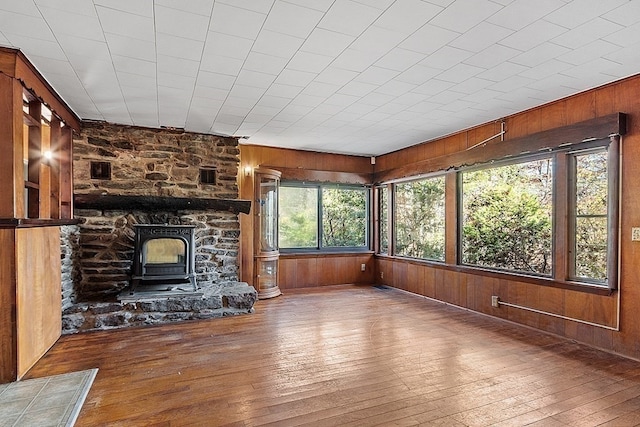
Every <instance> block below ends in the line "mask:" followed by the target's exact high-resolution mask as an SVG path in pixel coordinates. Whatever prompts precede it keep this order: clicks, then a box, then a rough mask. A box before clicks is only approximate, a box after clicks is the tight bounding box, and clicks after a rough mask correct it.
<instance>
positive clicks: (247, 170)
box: [244, 166, 253, 176]
mask: <svg viewBox="0 0 640 427" xmlns="http://www.w3.org/2000/svg"><path fill="white" fill-rule="evenodd" d="M252 170H253V168H252V167H251V166H245V167H244V176H251V171H252Z"/></svg>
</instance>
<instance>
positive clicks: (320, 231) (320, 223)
mask: <svg viewBox="0 0 640 427" xmlns="http://www.w3.org/2000/svg"><path fill="white" fill-rule="evenodd" d="M316 188H317V191H318V247H317V249H318V250H320V249H322V248H323V246H324V245H323V243H322V242H323V241H324V237H323V228H324V227H323V221H324V218H323V217H322V215H323V213H322V212H323V210H322V186H320V185H318V186H317V187H316Z"/></svg>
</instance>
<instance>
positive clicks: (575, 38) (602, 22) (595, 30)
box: [551, 18, 623, 49]
mask: <svg viewBox="0 0 640 427" xmlns="http://www.w3.org/2000/svg"><path fill="white" fill-rule="evenodd" d="M622 28H623V27H622V26H621V25H618V24H616V23H614V22H611V21H608V20H606V19H602V18H596V19H594V20H592V21H589V22H587V23H586V24H582V25H580V26H579V27H576V28H574V29H572V30H570V31H567V32H566V33H563V34H561V35H559V36H558V37H555V38H554V39H553V40H551V41H552V42H553V43H555V44H559V45H561V46H564V47H568V48H571V49H577V48H579V47H580V46H584V45H586V44H589V43H591V42H593V41H595V40H598V39H601V38H604V37H606V36H608V35H610V34H613V33H615V32H617V31H620V30H621V29H622Z"/></svg>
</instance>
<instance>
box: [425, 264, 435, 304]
mask: <svg viewBox="0 0 640 427" xmlns="http://www.w3.org/2000/svg"><path fill="white" fill-rule="evenodd" d="M424 296H427V297H429V298H435V297H436V269H435V268H431V267H424Z"/></svg>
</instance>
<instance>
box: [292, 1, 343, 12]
mask: <svg viewBox="0 0 640 427" xmlns="http://www.w3.org/2000/svg"><path fill="white" fill-rule="evenodd" d="M286 1H287V2H288V3H293V4H297V5H298V6H303V7H308V8H309V9H314V10H317V11H320V12H326V11H327V10H329V8H330V7H331V5H332V4H333V2H334V0H286Z"/></svg>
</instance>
